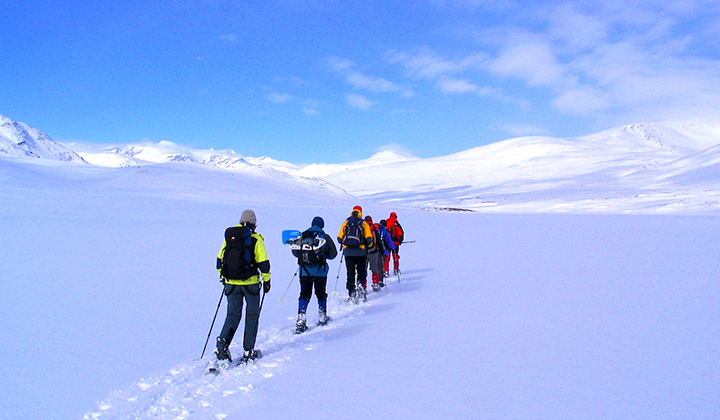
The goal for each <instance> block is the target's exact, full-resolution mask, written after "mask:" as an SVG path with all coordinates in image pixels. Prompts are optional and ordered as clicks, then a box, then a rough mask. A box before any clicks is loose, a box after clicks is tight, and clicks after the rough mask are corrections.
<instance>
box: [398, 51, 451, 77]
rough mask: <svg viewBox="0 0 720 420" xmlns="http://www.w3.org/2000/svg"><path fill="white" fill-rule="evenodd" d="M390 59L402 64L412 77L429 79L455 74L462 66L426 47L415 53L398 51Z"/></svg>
mask: <svg viewBox="0 0 720 420" xmlns="http://www.w3.org/2000/svg"><path fill="white" fill-rule="evenodd" d="M390 61H391V62H396V63H400V64H401V65H403V66H404V67H405V68H406V69H407V70H408V71H409V72H410V75H411V76H413V77H419V78H423V79H430V80H432V79H435V78H437V77H440V76H444V75H448V74H456V73H458V72H460V71H462V70H463V68H464V67H463V65H462V64H461V63H458V62H455V61H452V60H446V59H444V58H442V57H440V56H438V55H437V54H435V53H433V52H431V51H429V50H428V49H423V51H421V52H420V53H418V54H416V55H410V54H407V53H398V54H395V55H394V56H392V57H391V58H390Z"/></svg>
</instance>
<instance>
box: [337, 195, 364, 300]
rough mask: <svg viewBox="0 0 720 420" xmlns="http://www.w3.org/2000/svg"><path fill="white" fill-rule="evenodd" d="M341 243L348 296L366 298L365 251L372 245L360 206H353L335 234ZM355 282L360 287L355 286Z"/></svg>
mask: <svg viewBox="0 0 720 420" xmlns="http://www.w3.org/2000/svg"><path fill="white" fill-rule="evenodd" d="M337 239H338V242H339V243H340V245H342V250H343V256H344V257H345V265H346V267H347V283H346V287H347V290H348V297H349V298H350V299H352V298H356V299H358V298H361V299H363V300H366V292H365V290H366V289H367V252H368V248H369V247H370V245H372V231H371V230H370V226H368V224H367V222H365V221H364V220H363V219H362V207H360V206H355V207H353V210H352V213H351V214H350V217H348V218H347V220H345V222H343V224H342V226H341V227H340V232H339V233H338V235H337ZM356 275H357V284H358V285H359V286H360V287H356Z"/></svg>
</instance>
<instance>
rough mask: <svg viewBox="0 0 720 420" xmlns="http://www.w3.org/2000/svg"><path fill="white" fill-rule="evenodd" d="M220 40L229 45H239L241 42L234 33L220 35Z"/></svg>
mask: <svg viewBox="0 0 720 420" xmlns="http://www.w3.org/2000/svg"><path fill="white" fill-rule="evenodd" d="M218 39H219V40H220V41H223V42H226V43H228V44H237V43H238V42H239V38H238V36H237V34H234V33H229V34H223V35H220V36H219V37H218Z"/></svg>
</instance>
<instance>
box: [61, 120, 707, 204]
mask: <svg viewBox="0 0 720 420" xmlns="http://www.w3.org/2000/svg"><path fill="white" fill-rule="evenodd" d="M719 143H720V127H718V126H712V125H703V124H696V123H689V122H682V123H672V122H668V123H662V124H633V125H629V126H625V127H621V128H617V129H612V130H606V131H603V132H600V133H595V134H592V135H588V136H583V137H577V138H567V139H563V138H554V137H524V138H515V139H509V140H506V141H503V142H498V143H494V144H490V145H487V146H482V147H477V148H473V149H469V150H466V151H463V152H460V153H455V154H452V155H448V156H441V157H436V158H430V159H420V158H417V157H414V156H412V155H409V154H407V153H405V152H399V151H393V150H386V151H383V152H380V153H377V154H375V155H373V156H371V157H370V158H368V159H363V160H359V161H355V162H349V163H346V164H322V163H315V164H311V165H297V164H293V163H290V162H282V161H277V160H274V159H272V158H269V157H260V158H252V157H245V156H242V155H240V154H238V153H237V152H234V151H232V150H214V149H209V150H197V149H193V148H190V147H186V146H181V145H178V144H175V143H172V142H168V141H161V142H158V143H143V144H135V145H124V146H101V145H94V144H79V143H71V144H68V146H69V147H71V148H73V149H74V150H76V151H77V152H78V153H79V154H80V155H81V156H82V157H83V158H84V159H85V160H86V161H88V162H90V163H92V164H93V165H96V166H105V167H139V166H148V165H156V164H158V163H171V162H174V163H180V164H191V165H192V164H196V165H203V166H206V167H212V168H220V169H223V170H228V171H238V172H247V173H263V174H265V176H267V177H270V178H272V177H275V178H276V179H279V180H285V179H288V180H289V179H292V180H293V181H292V182H298V183H301V184H312V183H315V184H322V185H325V187H328V185H329V184H333V185H336V186H337V187H338V188H340V189H343V190H345V191H347V192H348V193H349V194H351V195H353V196H356V197H358V198H360V199H363V200H370V201H376V202H381V203H385V204H387V205H394V206H398V205H401V206H404V207H410V208H424V209H440V210H442V209H456V210H464V211H484V212H602V213H626V212H632V213H668V212H671V213H673V212H681V213H695V214H717V212H718V211H719V210H720V204H719V203H720V176H718V173H717V170H716V169H715V167H714V166H713V164H712V162H715V161H716V160H717V159H718V157H717V156H718V153H720V149H717V148H716V147H714V146H716V145H718V144H719ZM676 181H677V182H676Z"/></svg>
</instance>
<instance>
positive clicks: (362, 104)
mask: <svg viewBox="0 0 720 420" xmlns="http://www.w3.org/2000/svg"><path fill="white" fill-rule="evenodd" d="M347 103H348V104H349V105H350V106H351V107H353V108H357V109H361V110H363V111H366V110H368V109H370V108H372V106H373V105H375V104H376V102H375V101H371V100H370V99H368V98H366V97H364V96H361V95H357V94H354V93H351V94H349V95H347Z"/></svg>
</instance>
